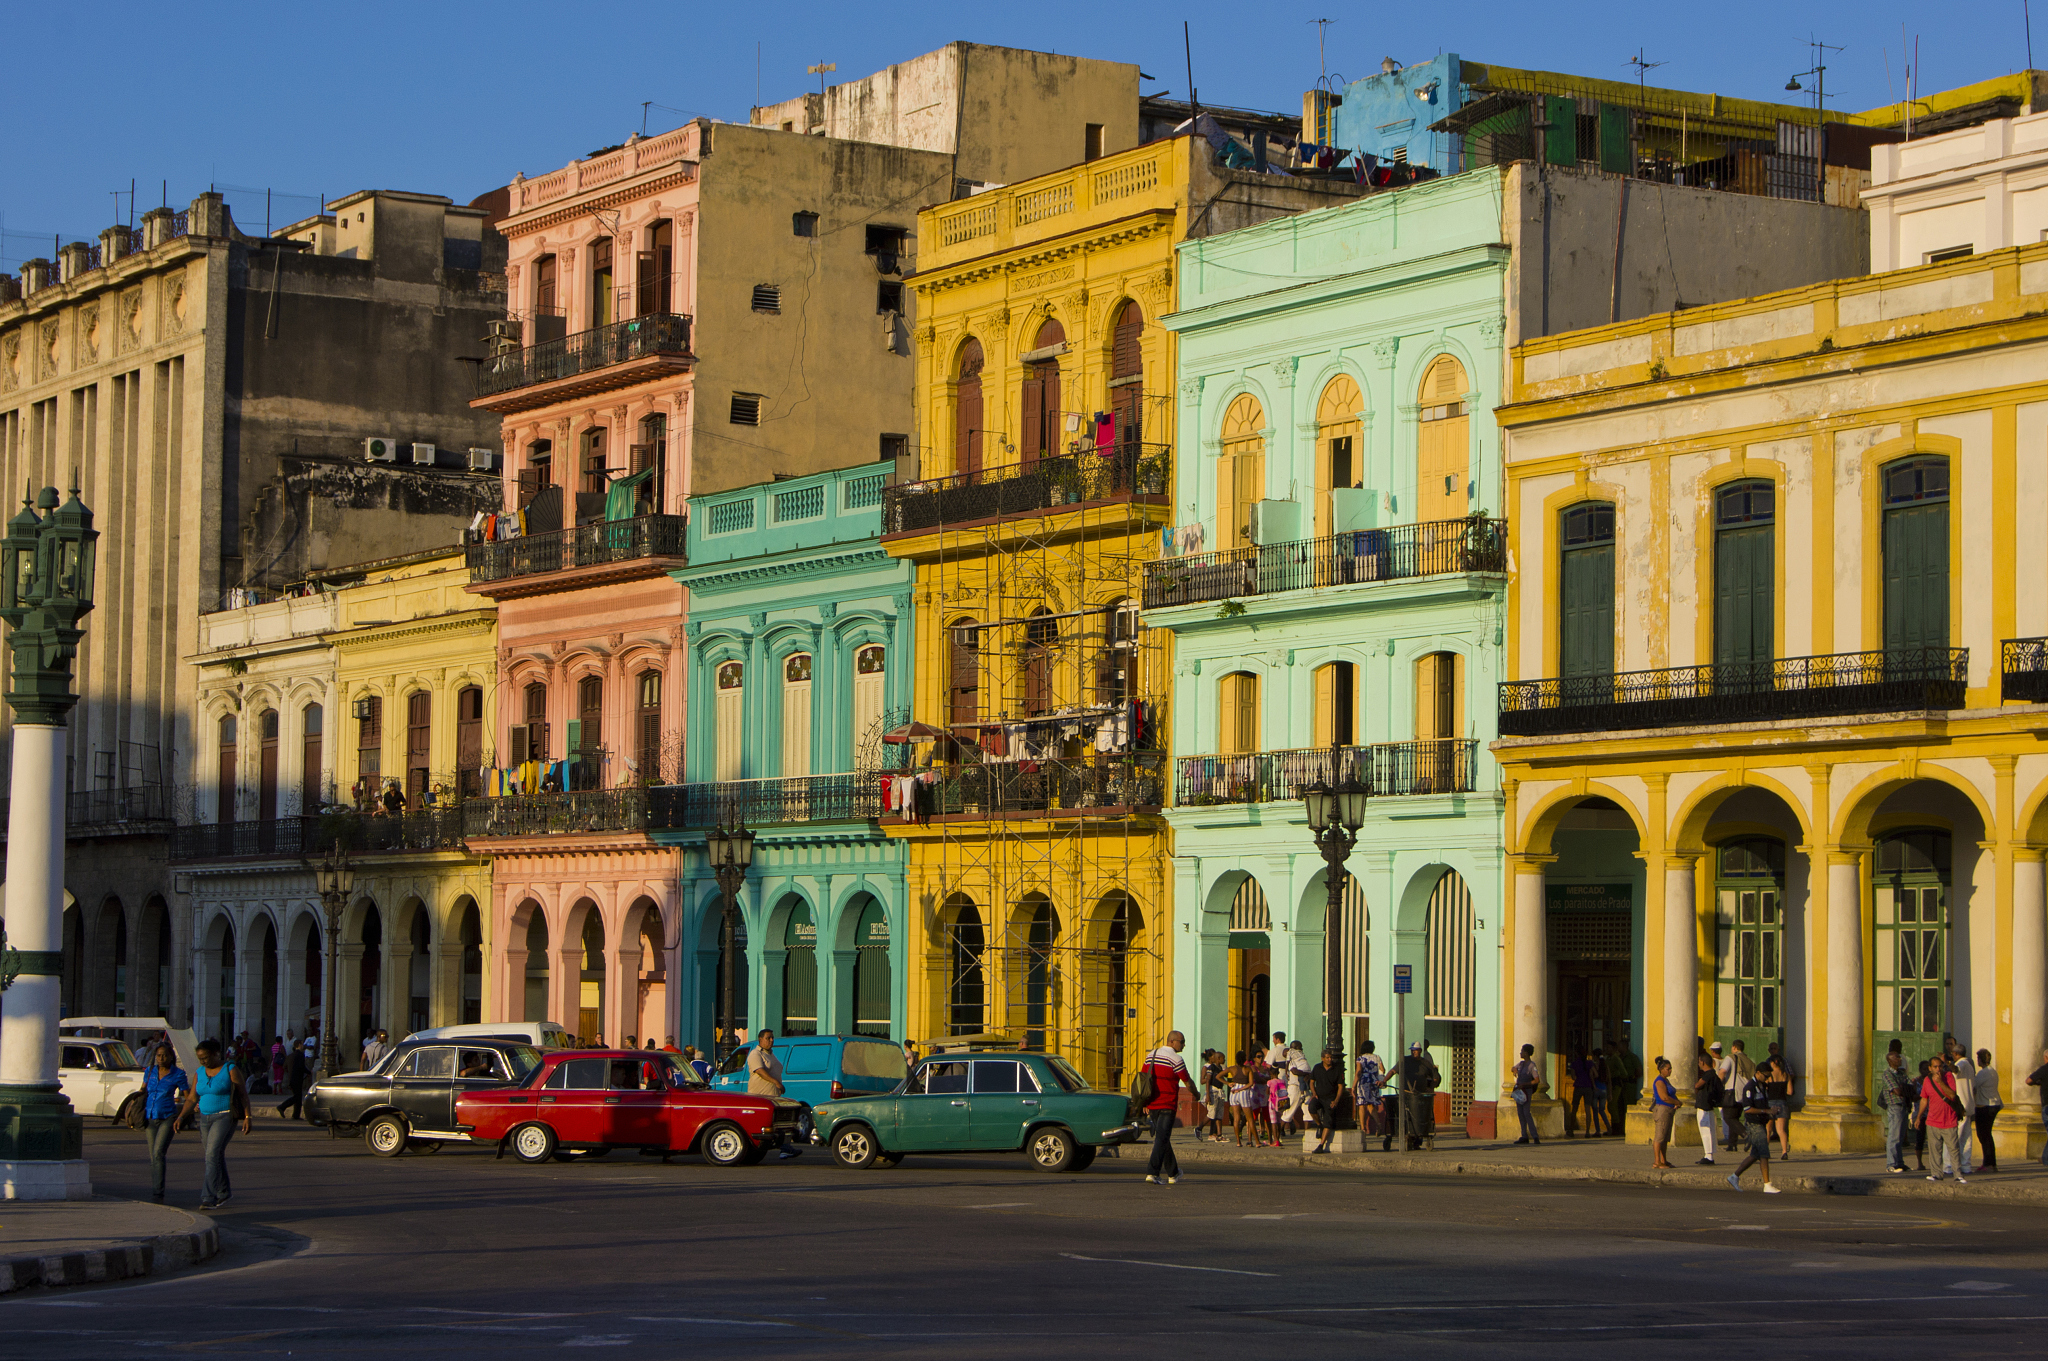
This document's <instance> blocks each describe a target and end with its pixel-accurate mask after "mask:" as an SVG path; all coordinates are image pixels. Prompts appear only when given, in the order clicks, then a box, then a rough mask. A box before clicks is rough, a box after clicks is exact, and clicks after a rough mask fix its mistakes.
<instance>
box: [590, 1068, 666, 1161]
mask: <svg viewBox="0 0 2048 1361" xmlns="http://www.w3.org/2000/svg"><path fill="white" fill-rule="evenodd" d="M659 1066H660V1065H658V1064H656V1063H654V1062H653V1061H651V1060H649V1059H613V1060H611V1068H610V1070H609V1073H608V1076H607V1083H608V1088H607V1090H606V1091H605V1094H604V1121H605V1142H606V1143H609V1144H618V1145H620V1146H622V1147H626V1148H633V1147H640V1148H666V1147H668V1146H669V1142H668V1139H669V1134H668V1111H667V1105H666V1102H665V1101H664V1099H663V1096H664V1093H663V1091H662V1082H661V1077H660V1074H659V1073H658V1072H657V1071H656V1070H657V1069H658V1067H659Z"/></svg>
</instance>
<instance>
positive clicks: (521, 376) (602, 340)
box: [476, 312, 690, 397]
mask: <svg viewBox="0 0 2048 1361" xmlns="http://www.w3.org/2000/svg"><path fill="white" fill-rule="evenodd" d="M689 352H690V319H689V318H688V317H687V316H684V315H683V314H682V313H680V312H656V313H654V314H652V315H650V316H645V317H634V318H633V319H632V320H631V321H615V322H613V323H612V324H611V325H609V326H599V327H597V328H595V329H594V330H589V331H578V332H577V333H576V334H575V335H572V336H562V337H561V338H560V339H557V340H544V341H542V342H541V343H540V344H538V345H528V346H526V347H525V348H524V349H518V350H507V351H505V353H503V354H500V355H495V356H493V357H492V358H490V359H488V360H485V361H484V363H483V364H481V365H479V366H478V368H477V374H476V395H477V396H479V397H492V396H496V395H497V394H498V393H501V392H511V391H512V390H513V389H515V388H523V387H531V386H533V385H534V384H535V383H552V382H554V381H555V380H556V379H558V378H573V377H575V376H576V375H577V374H579V373H591V372H594V371H595V370H597V369H602V368H609V367H610V366H611V365H613V364H623V363H626V362H627V361H628V360H632V359H645V358H648V357H649V356H650V355H657V354H671V355H686V354H688V353H689Z"/></svg>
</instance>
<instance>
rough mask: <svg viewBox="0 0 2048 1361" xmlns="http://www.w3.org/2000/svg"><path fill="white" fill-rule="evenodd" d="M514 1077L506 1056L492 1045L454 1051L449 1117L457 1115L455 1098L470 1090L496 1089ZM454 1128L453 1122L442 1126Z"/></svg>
mask: <svg viewBox="0 0 2048 1361" xmlns="http://www.w3.org/2000/svg"><path fill="white" fill-rule="evenodd" d="M512 1081H513V1078H512V1072H511V1070H510V1068H509V1067H508V1066H507V1065H506V1063H505V1056H504V1055H503V1054H500V1053H499V1052H498V1051H497V1050H495V1049H462V1048H458V1049H456V1051H455V1078H454V1082H453V1084H452V1092H451V1096H450V1099H449V1106H450V1110H451V1116H450V1118H451V1119H453V1118H457V1117H459V1115H460V1110H459V1108H457V1107H456V1104H455V1103H456V1102H459V1101H460V1100H461V1099H462V1098H463V1096H464V1095H466V1094H468V1093H470V1092H489V1091H496V1090H497V1089H498V1088H500V1087H504V1086H509V1085H510V1084H511V1082H512ZM444 1128H446V1129H454V1128H455V1126H454V1125H452V1124H451V1125H447V1126H444Z"/></svg>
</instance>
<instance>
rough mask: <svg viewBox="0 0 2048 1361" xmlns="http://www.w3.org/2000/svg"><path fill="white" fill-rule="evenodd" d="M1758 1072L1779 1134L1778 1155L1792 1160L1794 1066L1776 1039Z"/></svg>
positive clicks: (1773, 1127) (1776, 1131)
mask: <svg viewBox="0 0 2048 1361" xmlns="http://www.w3.org/2000/svg"><path fill="white" fill-rule="evenodd" d="M1757 1072H1758V1074H1759V1075H1763V1077H1764V1095H1765V1096H1767V1097H1769V1098H1770V1102H1771V1129H1772V1131H1774V1132H1775V1133H1776V1134H1777V1136H1778V1156H1779V1157H1780V1158H1782V1159H1784V1160H1785V1161H1786V1162H1791V1161H1792V1143H1791V1138H1790V1136H1791V1132H1792V1066H1791V1065H1790V1064H1788V1063H1786V1062H1785V1056H1784V1055H1783V1054H1780V1053H1779V1052H1778V1046H1777V1043H1776V1042H1775V1041H1774V1042H1773V1043H1772V1044H1771V1054H1770V1057H1769V1058H1767V1059H1765V1060H1764V1061H1763V1063H1762V1064H1761V1065H1759V1066H1758V1068H1757Z"/></svg>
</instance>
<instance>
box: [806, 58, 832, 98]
mask: <svg viewBox="0 0 2048 1361" xmlns="http://www.w3.org/2000/svg"><path fill="white" fill-rule="evenodd" d="M804 69H805V70H806V71H809V72H810V73H811V74H812V75H814V76H816V77H817V78H818V98H820V99H823V98H824V97H825V73H826V72H827V71H837V70H838V69H839V63H838V62H836V61H821V62H819V63H818V64H817V65H816V66H806V67H805V68H804Z"/></svg>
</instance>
